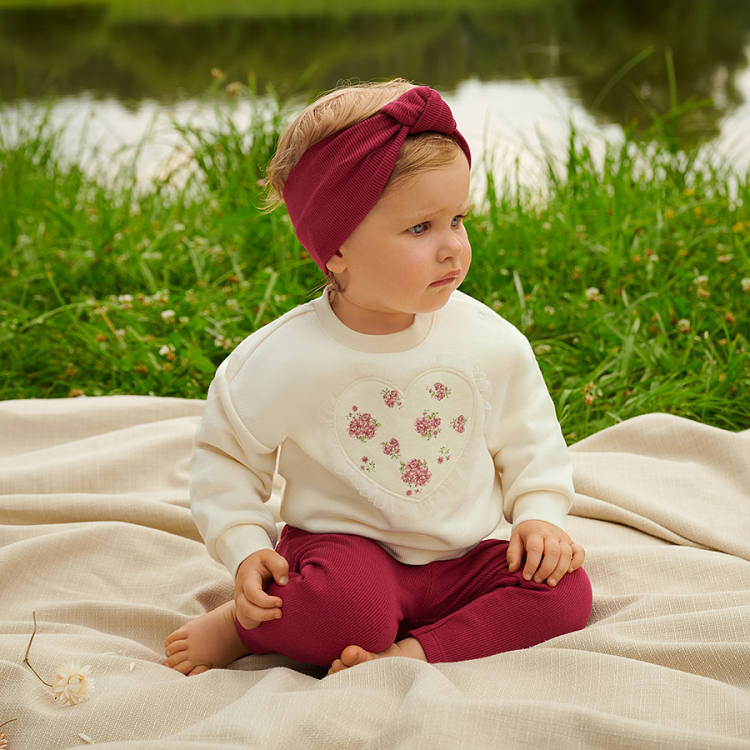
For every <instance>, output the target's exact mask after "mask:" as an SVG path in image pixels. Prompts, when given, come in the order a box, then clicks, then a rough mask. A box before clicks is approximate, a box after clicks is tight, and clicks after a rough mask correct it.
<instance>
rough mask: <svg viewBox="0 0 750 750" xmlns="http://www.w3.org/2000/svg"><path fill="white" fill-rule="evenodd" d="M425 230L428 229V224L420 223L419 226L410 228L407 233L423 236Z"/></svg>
mask: <svg viewBox="0 0 750 750" xmlns="http://www.w3.org/2000/svg"><path fill="white" fill-rule="evenodd" d="M425 229H427V224H426V223H425V222H424V221H420V222H419V224H415V225H414V226H413V227H409V229H407V232H411V233H412V234H422V233H423V232H424V230H425Z"/></svg>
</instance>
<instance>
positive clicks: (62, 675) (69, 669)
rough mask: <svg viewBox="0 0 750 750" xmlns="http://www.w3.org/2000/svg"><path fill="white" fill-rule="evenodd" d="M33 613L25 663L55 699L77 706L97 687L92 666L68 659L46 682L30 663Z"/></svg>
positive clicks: (33, 634) (65, 704) (32, 639)
mask: <svg viewBox="0 0 750 750" xmlns="http://www.w3.org/2000/svg"><path fill="white" fill-rule="evenodd" d="M32 614H33V615H34V632H33V633H32V634H31V639H30V640H29V645H28V647H27V648H26V656H25V657H24V660H23V662H24V664H25V665H26V666H27V667H28V668H29V669H30V670H31V671H32V672H33V673H34V674H35V675H36V677H37V679H38V680H39V681H40V682H41V683H43V684H44V685H46V686H47V687H50V688H52V691H53V692H54V694H55V700H59V701H60V703H62V704H63V706H76V705H78V704H79V703H83V702H84V701H87V700H88V699H89V698H90V697H91V695H92V694H93V692H94V690H95V688H96V682H95V681H94V679H93V678H92V677H89V670H90V669H91V667H89V666H85V667H82V666H81V665H80V663H79V662H77V661H66V662H65V663H64V664H62V665H61V666H59V667H58V668H57V671H56V672H55V677H54V679H53V680H52V684H51V685H50V684H49V682H45V681H44V680H43V679H42V678H41V677H40V676H39V675H38V674H37V671H36V669H34V667H32V666H31V664H30V663H29V651H31V644H32V643H33V642H34V636H35V635H36V612H33V613H32ZM0 750H2V748H0Z"/></svg>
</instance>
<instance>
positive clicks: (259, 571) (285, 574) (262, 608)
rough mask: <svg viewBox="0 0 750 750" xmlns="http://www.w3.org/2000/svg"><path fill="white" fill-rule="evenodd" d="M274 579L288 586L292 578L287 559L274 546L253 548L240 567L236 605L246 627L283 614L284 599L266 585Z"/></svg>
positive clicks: (275, 618)
mask: <svg viewBox="0 0 750 750" xmlns="http://www.w3.org/2000/svg"><path fill="white" fill-rule="evenodd" d="M271 579H273V580H274V581H276V583H278V584H279V586H286V584H287V583H288V582H289V565H288V564H287V561H286V560H285V559H284V558H283V557H282V556H281V555H280V554H279V553H278V552H274V550H271V549H261V550H258V551H257V552H254V553H253V554H252V555H250V557H246V558H245V559H244V560H243V561H242V562H241V563H240V567H239V568H237V576H236V577H235V583H234V601H235V604H236V605H237V619H238V620H239V621H240V625H242V627H243V628H245V629H246V630H250V629H251V628H254V627H256V626H257V625H259V624H260V623H261V622H264V621H266V620H278V619H279V618H280V617H281V605H282V601H281V599H279V597H278V596H269V595H268V594H267V593H266V592H265V590H264V588H263V587H264V585H265V583H266V582H267V581H270V580H271Z"/></svg>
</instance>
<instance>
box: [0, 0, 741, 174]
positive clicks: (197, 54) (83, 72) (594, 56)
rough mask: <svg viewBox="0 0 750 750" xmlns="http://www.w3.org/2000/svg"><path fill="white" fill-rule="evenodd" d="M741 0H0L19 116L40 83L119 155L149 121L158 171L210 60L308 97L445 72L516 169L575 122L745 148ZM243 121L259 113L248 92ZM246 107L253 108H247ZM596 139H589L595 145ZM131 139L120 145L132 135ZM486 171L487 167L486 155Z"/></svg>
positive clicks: (474, 137)
mask: <svg viewBox="0 0 750 750" xmlns="http://www.w3.org/2000/svg"><path fill="white" fill-rule="evenodd" d="M749 57H750V3H748V2H746V0H662V2H660V3H653V2H652V0H608V1H607V2H606V3H602V2H600V0H463V1H462V0H433V1H432V2H426V0H402V1H401V2H398V3H396V2H395V0H369V1H367V2H365V0H348V1H345V0H330V2H326V0H318V2H313V0H305V2H302V0H285V1H283V0H278V1H277V2H273V3H272V2H270V0H255V1H254V2H249V1H248V2H243V0H233V1H230V0H225V1H222V0H215V1H213V2H211V0H206V1H204V2H200V0H186V1H185V2H179V1H178V0H151V1H150V2H139V1H138V0H112V2H83V3H80V4H75V3H70V2H65V3H59V4H57V5H56V4H54V3H52V4H50V3H47V4H34V3H29V2H25V3H24V2H8V0H4V3H3V5H2V6H0V97H1V98H2V99H1V100H2V102H3V103H4V104H3V108H4V111H5V113H6V115H8V113H10V115H11V119H12V116H13V114H14V113H15V114H17V115H18V114H20V116H21V117H23V118H25V117H27V113H28V112H29V111H30V110H29V108H30V107H33V105H34V103H35V102H38V101H39V100H40V99H41V98H43V97H44V96H46V95H50V94H51V95H53V96H54V97H55V98H56V100H57V101H58V104H57V106H56V108H55V110H54V119H55V121H56V122H59V123H63V122H65V123H66V126H67V130H66V138H65V141H64V142H65V144H66V149H67V150H68V151H69V153H70V154H73V155H79V154H80V155H81V157H80V158H82V159H84V160H85V159H86V154H87V153H89V154H90V153H91V152H92V150H93V146H95V145H96V146H99V147H100V148H101V149H102V150H101V152H100V160H99V162H98V164H99V168H105V169H109V170H113V169H117V165H118V159H117V158H114V156H113V155H115V154H119V158H126V159H128V158H130V156H129V155H132V149H128V147H129V146H132V147H134V146H135V145H136V144H142V143H143V141H144V138H146V136H147V134H148V138H147V140H148V146H146V147H144V148H143V151H144V153H143V155H142V158H141V161H140V165H141V174H140V176H141V178H142V179H148V178H149V177H150V176H151V175H153V174H155V173H159V171H160V170H163V169H164V168H165V165H167V164H169V163H173V162H172V161H171V160H173V159H174V157H175V152H174V146H175V142H176V135H175V133H174V130H173V129H172V128H171V126H170V124H169V118H170V117H174V118H175V119H176V120H177V121H180V122H187V121H196V120H202V121H205V122H207V123H208V122H209V121H210V118H211V107H206V106H204V105H203V104H201V103H200V102H201V101H203V100H204V98H205V97H204V95H205V93H206V91H207V89H208V87H209V86H210V85H211V82H212V77H211V71H212V69H215V68H218V69H221V70H223V71H224V72H225V73H226V82H227V83H228V82H231V81H234V80H238V81H241V82H244V83H247V82H248V80H251V81H253V83H254V85H255V86H257V90H258V91H265V90H267V88H268V87H273V88H274V89H275V90H276V91H278V92H280V93H281V94H282V95H288V94H290V93H295V94H296V95H297V96H298V97H300V100H302V99H306V98H310V97H311V96H313V95H314V94H315V93H317V92H320V91H323V90H327V89H329V88H332V87H333V86H335V85H336V84H337V82H339V81H340V80H342V79H361V80H373V79H384V78H390V77H395V76H402V77H405V78H409V79H411V80H414V81H416V82H420V83H426V84H428V85H431V86H433V87H434V88H436V89H438V90H439V91H440V92H441V93H442V94H443V96H444V97H445V98H446V100H447V101H448V102H449V104H450V105H451V106H452V108H453V110H454V114H455V116H456V120H457V121H458V123H459V127H460V128H461V130H462V132H463V133H464V134H465V135H466V137H467V139H468V140H469V143H470V145H471V148H472V151H473V152H474V154H475V155H476V157H477V159H476V161H477V162H480V161H481V155H482V154H485V155H489V154H492V155H493V157H494V159H493V163H494V169H495V172H496V175H497V176H498V177H499V178H500V179H501V180H503V179H507V180H508V181H510V182H511V183H512V182H513V180H514V179H515V175H516V166H515V163H516V160H517V159H518V161H519V167H520V169H519V172H518V174H519V177H520V180H521V182H522V183H523V184H526V185H529V186H532V187H533V186H534V185H535V184H536V183H537V182H538V181H539V180H540V179H541V175H542V174H543V171H544V167H543V159H544V154H545V153H548V154H551V155H552V156H553V158H557V159H560V160H562V159H563V158H564V153H565V147H566V142H567V137H568V132H569V123H570V122H572V123H573V124H574V126H575V127H576V128H577V129H578V130H579V131H581V132H583V133H586V134H587V135H588V136H589V138H590V139H591V140H592V142H593V143H594V144H596V143H599V144H601V143H603V140H604V139H605V138H607V139H609V140H612V139H617V138H618V137H621V134H622V132H623V128H625V127H631V126H633V124H634V123H636V122H637V123H638V124H639V125H638V126H640V127H643V126H645V125H648V124H649V123H650V122H651V121H652V119H653V115H654V113H662V114H663V113H665V112H666V111H667V110H669V108H670V105H671V104H674V103H675V102H679V103H683V102H686V101H689V100H695V101H697V100H704V99H705V100H710V103H707V104H706V105H705V106H702V107H701V108H699V109H697V110H696V111H694V112H693V113H691V114H690V115H688V116H686V117H685V118H683V119H682V120H681V125H680V135H681V138H682V139H683V140H684V141H685V142H687V141H689V140H691V139H692V138H694V137H700V138H701V139H702V140H703V141H705V142H707V143H709V144H710V147H711V149H712V150H713V152H714V153H715V154H716V155H717V156H716V158H726V159H728V160H730V161H731V162H732V163H734V164H735V165H739V166H740V167H742V168H743V169H744V168H747V167H748V165H749V164H750V72H749V71H748V58H749ZM236 117H237V118H238V122H240V123H242V122H243V121H244V119H249V113H248V112H247V111H246V109H243V106H239V107H238V108H237V111H236ZM243 118H244V119H243ZM595 147H596V146H595ZM123 149H124V150H123ZM478 171H480V172H481V169H480V170H478Z"/></svg>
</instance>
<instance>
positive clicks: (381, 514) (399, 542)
mask: <svg viewBox="0 0 750 750" xmlns="http://www.w3.org/2000/svg"><path fill="white" fill-rule="evenodd" d="M470 166H471V155H470V152H469V147H468V145H467V143H466V141H465V139H464V138H463V136H462V135H461V134H460V133H459V132H458V130H457V129H456V123H455V121H454V119H453V115H452V113H451V111H450V109H449V107H448V106H447V104H446V103H445V102H444V101H443V100H442V99H441V97H440V96H439V94H438V93H437V92H436V91H434V90H432V89H430V88H428V87H425V86H419V87H416V86H413V85H411V84H410V83H408V82H406V81H403V80H395V81H391V82H389V83H385V84H376V85H363V86H353V87H346V88H342V89H339V90H337V91H334V92H332V93H330V94H328V95H326V96H324V97H322V98H321V99H319V100H318V101H316V102H314V103H313V104H312V105H310V106H309V107H308V108H307V109H305V110H304V111H303V112H301V113H300V114H299V115H298V116H297V117H296V118H295V119H294V120H293V121H292V122H291V123H290V125H289V126H288V127H287V129H286V130H285V132H284V133H283V135H282V137H281V140H280V142H279V147H278V151H277V153H276V155H275V156H274V158H273V160H272V161H271V163H270V164H269V166H268V171H267V174H268V182H269V186H270V189H271V190H272V191H273V192H274V193H275V194H276V196H277V200H276V202H277V203H280V202H281V201H282V199H283V202H284V203H286V206H287V209H288V211H289V216H290V218H291V220H292V223H293V225H294V228H295V231H296V233H297V237H298V238H299V240H300V242H301V243H302V245H304V247H305V248H306V250H307V251H308V252H309V254H310V255H311V256H312V258H313V259H314V260H315V262H316V263H317V264H318V266H319V267H320V268H321V270H322V271H323V273H324V274H325V275H326V278H327V279H328V281H329V284H328V286H327V288H326V290H325V292H324V293H323V294H322V296H320V297H319V298H317V299H315V300H314V301H312V302H310V303H308V304H305V305H301V306H300V307H297V308H295V309H294V310H292V311H291V312H289V313H287V314H286V315H283V316H282V317H281V318H279V319H278V320H276V321H275V322H273V323H271V324H269V325H267V326H265V327H264V328H262V329H261V330H259V331H256V332H255V333H254V334H252V335H251V336H249V337H248V338H247V339H245V341H244V342H242V343H241V344H240V345H239V346H238V347H237V349H236V350H235V351H234V352H233V353H232V354H231V355H230V356H229V357H228V358H227V359H226V360H225V361H224V362H223V363H222V365H221V366H220V367H219V369H218V371H217V373H216V377H215V379H214V381H213V383H212V384H211V388H210V390H209V393H208V400H207V403H206V409H205V414H204V417H203V419H202V421H201V423H200V426H199V428H198V432H197V434H196V438H195V450H194V455H193V463H192V469H191V484H190V494H191V507H192V511H193V514H194V517H195V521H196V524H197V526H198V528H199V530H200V532H201V534H202V536H203V538H204V540H205V542H206V546H207V549H208V552H209V554H210V555H211V556H212V557H213V558H214V559H216V560H219V561H220V562H222V563H223V564H224V565H225V566H226V567H227V568H228V570H229V572H230V574H231V575H232V577H233V579H234V581H235V596H234V600H233V601H230V602H227V603H226V604H224V605H223V606H221V607H219V608H218V609H216V610H213V611H211V612H208V613H206V614H204V615H202V616H201V617H199V618H197V619H195V620H192V621H191V622H188V623H187V624H186V625H184V626H183V627H181V628H179V629H178V630H176V631H175V632H174V633H172V634H171V635H170V636H169V637H168V638H167V640H166V643H165V651H166V657H167V658H166V660H165V662H164V663H165V664H166V665H167V666H169V667H172V668H174V669H176V670H177V671H179V672H181V673H183V674H186V675H194V674H198V673H200V672H203V671H205V670H207V669H211V668H216V667H223V666H226V665H227V664H229V663H230V662H232V661H234V660H235V659H238V658H240V657H242V656H245V655H247V654H266V653H279V654H284V655H286V656H288V657H290V658H291V659H294V660H296V661H298V662H305V663H310V664H316V665H320V666H324V667H328V668H329V674H330V673H333V672H338V671H340V670H342V669H346V668H349V667H353V666H355V665H357V664H360V663H362V662H365V661H368V660H370V659H374V658H379V657H384V656H404V657H411V658H416V659H422V660H425V661H428V662H431V663H436V662H451V661H461V660H464V659H476V658H481V657H486V656H490V655H493V654H498V653H501V652H505V651H510V650H513V649H521V648H528V647H530V646H533V645H535V644H538V643H541V642H542V641H546V640H548V639H550V638H554V637H556V636H559V635H562V634H565V633H568V632H571V631H574V630H579V629H581V628H583V627H584V626H585V625H586V622H587V620H588V617H589V614H590V612H591V602H592V599H591V586H590V583H589V580H588V578H587V576H586V574H585V572H584V571H583V570H582V569H581V565H582V564H583V561H584V556H585V553H584V550H583V548H582V547H581V546H580V545H579V544H576V543H575V542H573V540H572V539H571V538H570V536H568V534H567V533H566V532H565V530H564V528H565V518H566V515H567V513H568V511H569V509H570V505H571V501H572V498H573V494H574V491H573V483H572V467H571V463H570V459H569V456H568V451H567V447H566V445H565V441H564V439H563V437H562V434H561V430H560V426H559V424H558V422H557V419H556V416H555V408H554V405H553V403H552V400H551V399H550V396H549V394H548V392H547V389H546V387H545V384H544V380H543V378H542V375H541V373H540V371H539V368H538V366H537V363H536V361H535V359H534V356H533V353H532V350H531V347H530V345H529V343H528V342H527V340H526V339H525V338H524V337H523V336H522V335H521V334H520V333H519V332H518V331H517V330H516V328H514V327H513V326H512V325H511V324H510V323H508V322H506V321H505V320H503V319H502V318H501V317H500V316H498V315H497V314H496V313H495V312H493V311H492V310H490V309H489V308H488V307H486V306H485V305H483V304H481V303H479V302H477V301H476V300H474V299H471V298H470V297H468V296H466V295H464V294H463V293H461V292H458V291H457V289H458V287H459V286H460V284H461V282H462V281H463V280H464V278H465V277H466V274H467V273H468V271H469V265H470V262H471V247H470V245H469V241H468V238H467V234H466V230H465V227H464V219H465V217H466V214H467V212H468V211H469V170H470ZM277 457H278V470H279V473H280V474H281V475H282V476H283V477H284V478H285V480H286V489H285V493H284V497H283V500H282V504H281V518H282V520H283V521H284V522H285V524H286V525H285V526H284V528H283V531H282V533H281V536H280V539H279V540H278V542H277V531H276V524H275V523H274V518H273V515H272V513H271V512H270V510H269V509H268V508H267V506H266V504H265V503H266V501H267V500H268V498H269V497H270V494H271V489H272V481H273V476H274V472H275V469H276V466H277ZM503 516H505V518H506V519H507V520H508V521H509V522H511V523H512V532H511V537H510V541H501V540H497V539H486V537H488V536H489V535H490V534H491V533H492V532H493V531H494V529H495V528H496V526H497V524H498V523H499V522H500V520H501V519H502V517H503Z"/></svg>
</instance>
